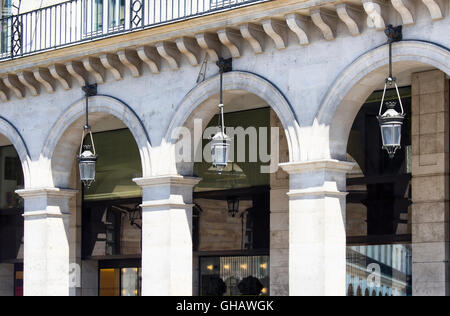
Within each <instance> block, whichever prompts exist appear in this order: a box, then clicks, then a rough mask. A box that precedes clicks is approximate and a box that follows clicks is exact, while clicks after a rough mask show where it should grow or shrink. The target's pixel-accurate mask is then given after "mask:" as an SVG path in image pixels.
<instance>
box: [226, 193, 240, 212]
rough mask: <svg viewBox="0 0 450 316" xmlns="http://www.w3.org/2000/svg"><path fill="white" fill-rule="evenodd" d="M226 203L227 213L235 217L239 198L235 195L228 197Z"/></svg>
mask: <svg viewBox="0 0 450 316" xmlns="http://www.w3.org/2000/svg"><path fill="white" fill-rule="evenodd" d="M227 203H228V213H229V214H230V215H231V217H236V215H237V214H238V213H239V199H238V198H237V197H230V198H228V200H227Z"/></svg>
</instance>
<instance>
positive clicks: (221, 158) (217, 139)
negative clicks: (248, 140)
mask: <svg viewBox="0 0 450 316" xmlns="http://www.w3.org/2000/svg"><path fill="white" fill-rule="evenodd" d="M229 152H230V138H229V137H228V136H227V135H226V134H225V133H223V132H222V131H220V132H218V133H217V134H216V135H214V136H213V138H212V144H211V156H212V165H213V167H214V168H217V170H218V171H219V172H221V171H223V169H225V168H226V166H227V165H228V155H229Z"/></svg>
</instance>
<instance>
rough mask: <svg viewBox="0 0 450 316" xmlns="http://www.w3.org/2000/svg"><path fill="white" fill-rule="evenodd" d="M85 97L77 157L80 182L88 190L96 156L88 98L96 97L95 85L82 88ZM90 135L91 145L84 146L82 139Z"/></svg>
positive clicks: (93, 172) (92, 181) (93, 178)
mask: <svg viewBox="0 0 450 316" xmlns="http://www.w3.org/2000/svg"><path fill="white" fill-rule="evenodd" d="M82 89H83V91H84V92H85V97H86V124H85V125H84V128H83V134H82V136H81V145H80V153H79V155H78V167H79V169H80V180H81V182H82V183H83V184H84V185H85V187H86V188H90V187H91V185H92V183H94V181H95V167H96V163H97V154H96V152H95V145H94V137H93V136H92V131H91V127H90V126H89V97H92V96H95V95H97V84H93V85H87V86H85V87H83V88H82ZM86 134H89V135H90V138H91V145H84V137H85V136H86Z"/></svg>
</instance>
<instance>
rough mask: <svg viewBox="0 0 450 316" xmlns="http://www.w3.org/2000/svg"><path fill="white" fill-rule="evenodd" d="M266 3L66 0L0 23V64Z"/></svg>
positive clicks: (242, 0)
mask: <svg viewBox="0 0 450 316" xmlns="http://www.w3.org/2000/svg"><path fill="white" fill-rule="evenodd" d="M268 1H273V0H72V1H67V2H63V3H60V4H57V5H53V6H50V7H46V8H42V9H38V10H34V11H30V12H26V13H21V14H18V15H12V16H7V17H4V18H2V19H0V32H1V37H0V61H4V60H10V59H14V58H18V57H21V56H27V55H32V54H36V53H39V52H43V51H48V50H53V49H57V48H61V47H66V46H70V45H75V44H79V43H84V42H89V41H93V40H97V39H101V38H105V37H110V36H114V35H118V34H123V33H128V32H133V31H138V30H143V29H148V28H153V27H157V26H160V25H164V24H170V23H175V22H179V21H184V20H188V19H192V18H196V17H200V16H204V15H209V14H213V13H217V12H222V11H228V10H231V9H234V8H239V7H243V6H248V5H252V4H256V3H262V2H268Z"/></svg>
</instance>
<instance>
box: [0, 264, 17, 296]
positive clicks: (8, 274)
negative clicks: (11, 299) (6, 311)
mask: <svg viewBox="0 0 450 316" xmlns="http://www.w3.org/2000/svg"><path fill="white" fill-rule="evenodd" d="M14 281H15V280H14V264H11V263H0V296H14Z"/></svg>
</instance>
